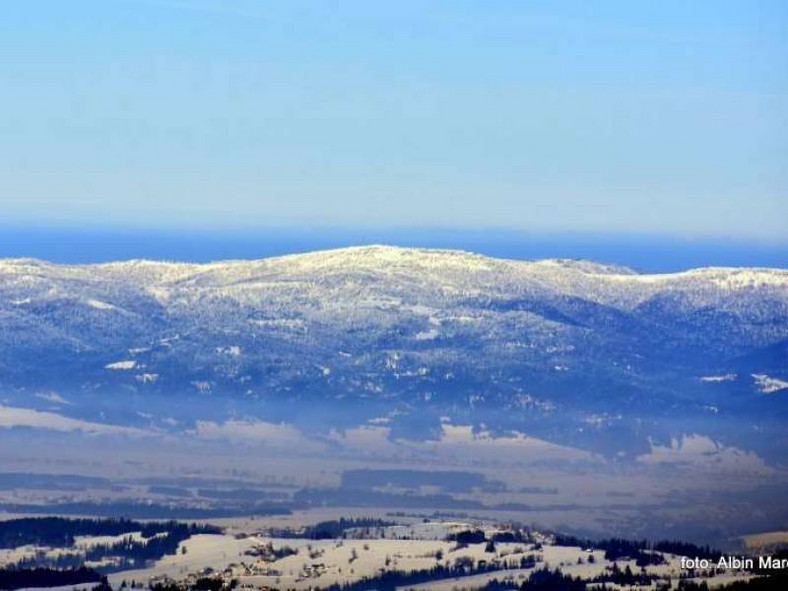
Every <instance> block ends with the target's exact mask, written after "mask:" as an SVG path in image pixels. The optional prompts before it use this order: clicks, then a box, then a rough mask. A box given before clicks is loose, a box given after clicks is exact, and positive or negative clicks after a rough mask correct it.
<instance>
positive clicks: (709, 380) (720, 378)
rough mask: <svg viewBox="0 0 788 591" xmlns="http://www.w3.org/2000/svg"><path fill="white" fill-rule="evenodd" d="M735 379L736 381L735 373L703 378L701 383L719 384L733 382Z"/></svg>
mask: <svg viewBox="0 0 788 591" xmlns="http://www.w3.org/2000/svg"><path fill="white" fill-rule="evenodd" d="M735 379H736V374H735V373H726V374H725V375H719V376H702V377H701V378H700V381H701V382H707V383H717V382H732V381H733V380H735Z"/></svg>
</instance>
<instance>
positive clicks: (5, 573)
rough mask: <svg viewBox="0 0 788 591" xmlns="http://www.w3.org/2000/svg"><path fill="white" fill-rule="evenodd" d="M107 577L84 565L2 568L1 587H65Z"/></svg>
mask: <svg viewBox="0 0 788 591" xmlns="http://www.w3.org/2000/svg"><path fill="white" fill-rule="evenodd" d="M102 582H104V583H105V584H106V579H105V578H104V577H102V576H101V575H100V574H99V573H98V572H96V571H95V570H93V569H91V568H86V567H84V566H82V567H80V568H74V569H67V570H59V569H52V568H26V569H15V568H4V569H0V589H9V590H10V589H24V588H27V587H63V586H66V585H80V584H82V583H102Z"/></svg>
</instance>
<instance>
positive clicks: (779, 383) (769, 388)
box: [751, 373, 788, 394]
mask: <svg viewBox="0 0 788 591" xmlns="http://www.w3.org/2000/svg"><path fill="white" fill-rule="evenodd" d="M751 375H752V377H753V379H754V380H755V385H756V387H757V388H758V390H759V391H761V392H763V393H764V394H774V393H775V392H779V391H780V390H785V389H786V388H788V382H786V381H785V380H780V379H777V378H772V377H769V376H767V375H766V374H763V373H754V374H751Z"/></svg>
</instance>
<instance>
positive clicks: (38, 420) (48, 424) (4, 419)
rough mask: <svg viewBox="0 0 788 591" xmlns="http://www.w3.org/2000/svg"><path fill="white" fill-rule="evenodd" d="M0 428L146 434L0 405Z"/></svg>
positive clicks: (93, 433)
mask: <svg viewBox="0 0 788 591" xmlns="http://www.w3.org/2000/svg"><path fill="white" fill-rule="evenodd" d="M0 427H5V428H14V427H32V428H36V429H49V430H52V431H81V432H83V433H88V434H92V435H131V436H147V435H149V433H148V432H146V431H143V430H141V429H136V428H134V427H119V426H117V425H106V424H103V423H92V422H89V421H80V420H77V419H71V418H68V417H64V416H62V415H59V414H57V413H53V412H45V411H40V410H33V409H30V408H17V407H12V406H3V405H0Z"/></svg>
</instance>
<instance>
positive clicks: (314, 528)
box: [268, 517, 396, 540]
mask: <svg viewBox="0 0 788 591" xmlns="http://www.w3.org/2000/svg"><path fill="white" fill-rule="evenodd" d="M390 525H396V524H395V523H394V522H393V521H384V520H383V519H375V518H372V517H356V518H353V517H351V518H347V519H346V518H344V517H341V518H340V519H339V520H332V521H321V522H320V523H316V524H314V525H309V526H307V527H305V528H304V529H303V531H293V530H289V529H276V530H269V531H268V535H269V536H271V537H272V538H307V539H309V540H334V539H336V538H341V537H344V535H345V532H347V531H348V530H350V529H365V528H366V529H369V528H373V527H388V526H390Z"/></svg>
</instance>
